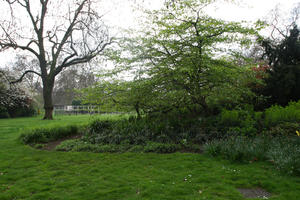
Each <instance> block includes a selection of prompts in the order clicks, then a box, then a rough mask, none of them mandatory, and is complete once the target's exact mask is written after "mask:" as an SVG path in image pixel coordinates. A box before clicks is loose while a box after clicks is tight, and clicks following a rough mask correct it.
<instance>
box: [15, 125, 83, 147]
mask: <svg viewBox="0 0 300 200" xmlns="http://www.w3.org/2000/svg"><path fill="white" fill-rule="evenodd" d="M78 134H79V129H78V127H77V126H66V127H50V128H38V129H32V130H27V131H26V132H25V133H22V134H21V135H20V139H21V141H22V142H23V143H24V144H36V143H46V142H51V141H55V140H58V139H61V138H66V137H68V136H72V135H78Z"/></svg>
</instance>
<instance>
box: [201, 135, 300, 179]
mask: <svg viewBox="0 0 300 200" xmlns="http://www.w3.org/2000/svg"><path fill="white" fill-rule="evenodd" d="M204 151H205V152H206V153H207V154H209V155H211V156H221V157H222V158H225V159H228V160H230V161H232V162H254V161H268V162H271V163H272V164H274V166H275V167H276V168H277V169H279V170H281V171H282V172H284V173H289V174H296V175H300V137H297V136H293V137H272V136H263V135H261V136H256V137H254V138H249V137H244V136H238V137H229V138H227V139H223V140H215V141H211V142H208V143H206V144H205V146H204Z"/></svg>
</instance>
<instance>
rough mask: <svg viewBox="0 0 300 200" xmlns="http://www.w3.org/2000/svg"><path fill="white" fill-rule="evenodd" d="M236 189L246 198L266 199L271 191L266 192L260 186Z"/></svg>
mask: <svg viewBox="0 0 300 200" xmlns="http://www.w3.org/2000/svg"><path fill="white" fill-rule="evenodd" d="M238 191H239V192H240V193H241V194H242V195H243V196H244V197H245V198H247V199H248V198H249V199H250V198H263V199H268V198H270V197H271V193H269V192H267V191H266V190H264V189H262V188H254V189H247V188H239V189H238Z"/></svg>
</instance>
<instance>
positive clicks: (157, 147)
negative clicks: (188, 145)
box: [144, 142, 180, 153]
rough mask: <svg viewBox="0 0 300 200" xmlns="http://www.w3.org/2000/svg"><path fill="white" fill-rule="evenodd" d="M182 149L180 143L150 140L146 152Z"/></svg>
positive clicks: (171, 151) (167, 151)
mask: <svg viewBox="0 0 300 200" xmlns="http://www.w3.org/2000/svg"><path fill="white" fill-rule="evenodd" d="M179 149H180V145H176V144H166V143H157V142H149V143H147V144H146V146H145V147H144V152H155V153H174V152H176V151H178V150H179Z"/></svg>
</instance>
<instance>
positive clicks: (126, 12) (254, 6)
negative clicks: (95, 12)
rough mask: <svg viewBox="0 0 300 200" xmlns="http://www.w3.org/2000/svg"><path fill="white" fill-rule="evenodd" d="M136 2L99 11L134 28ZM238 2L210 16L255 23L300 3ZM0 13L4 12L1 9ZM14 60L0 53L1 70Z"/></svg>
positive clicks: (158, 0) (114, 2)
mask: <svg viewBox="0 0 300 200" xmlns="http://www.w3.org/2000/svg"><path fill="white" fill-rule="evenodd" d="M134 2H138V3H140V2H142V0H103V3H102V5H99V9H103V10H105V12H107V14H106V15H105V16H104V19H105V21H106V22H107V24H108V25H109V26H111V27H114V28H117V27H120V28H133V27H135V26H136V25H137V23H138V17H137V15H136V14H135V12H134V9H133V7H132V5H133V4H134ZM163 2H164V0H143V3H144V4H145V5H146V6H147V7H148V8H159V7H160V6H161V5H162V4H163ZM236 2H238V3H237V4H238V5H232V4H220V6H218V8H213V9H211V10H210V14H211V15H212V16H214V17H217V18H222V19H225V20H233V21H240V20H247V21H252V22H254V21H256V20H257V19H262V18H264V17H266V16H267V15H268V13H269V12H270V11H271V9H274V8H275V6H276V5H278V4H279V5H280V6H279V8H280V9H281V10H286V11H287V14H288V11H290V9H291V8H292V7H293V6H295V4H296V3H300V0H237V1H236ZM2 9H3V8H2ZM0 12H3V11H1V8H0ZM101 13H103V11H102V12H101ZM12 60H13V54H12V53H3V52H0V68H1V67H3V66H4V65H5V63H8V62H9V61H12Z"/></svg>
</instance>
